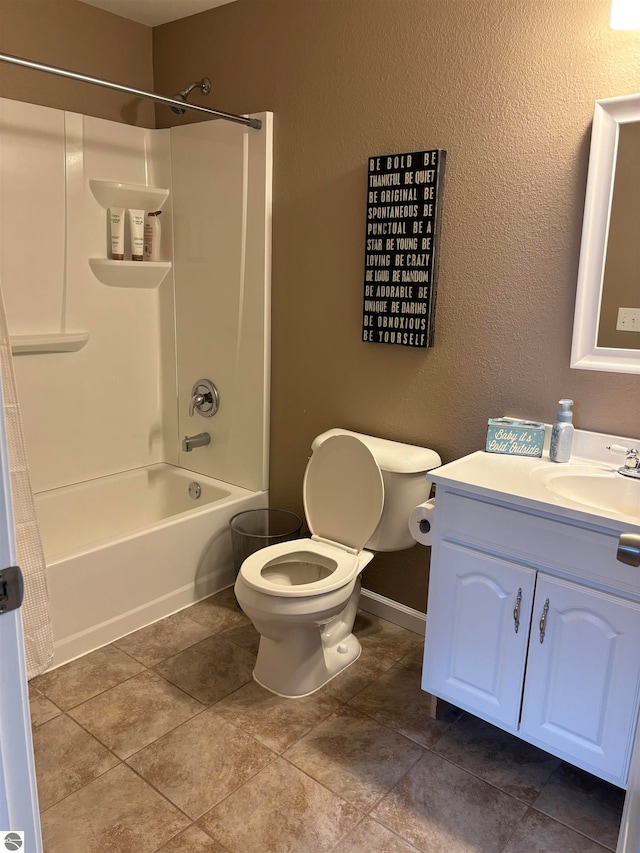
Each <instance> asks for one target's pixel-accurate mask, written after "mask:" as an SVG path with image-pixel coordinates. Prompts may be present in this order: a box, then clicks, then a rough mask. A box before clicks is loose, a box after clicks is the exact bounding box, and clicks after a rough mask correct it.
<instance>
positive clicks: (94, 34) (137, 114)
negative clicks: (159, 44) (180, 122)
mask: <svg viewBox="0 0 640 853" xmlns="http://www.w3.org/2000/svg"><path fill="white" fill-rule="evenodd" d="M151 49H152V30H151V29H150V28H149V27H145V26H143V25H142V24H136V23H133V22H132V21H127V20H125V19H124V18H120V17H118V16H117V15H111V14H109V13H108V12H103V11H102V10H101V9H96V8H94V7H93V6H88V5H87V4H86V3H80V2H78V0H0V52H2V53H9V54H13V55H14V56H20V57H22V58H23V59H31V60H33V61H35V62H42V63H44V64H46V65H55V66H57V67H59V68H67V69H69V70H71V71H77V72H80V73H81V74H88V75H89V76H91V77H100V78H102V79H107V80H112V81H114V82H115V83H121V84H123V85H125V86H134V87H135V88H137V89H144V90H146V91H149V90H153V64H152V56H151ZM0 97H4V98H12V99H13V100H16V101H26V102H28V103H31V104H42V105H43V106H47V107H55V108H56V109H60V110H69V111H70V112H77V113H84V114H85V115H91V116H98V117H99V118H105V119H110V120H111V121H121V122H126V123H127V124H135V125H140V126H141V127H154V123H155V116H154V108H153V104H152V102H151V101H148V100H142V99H140V98H132V97H131V96H130V95H125V94H122V93H119V92H112V91H109V90H107V89H103V88H98V87H96V86H91V85H89V84H87V83H79V82H77V81H75V80H66V79H64V78H62V77H57V76H54V75H52V74H43V73H42V72H39V71H32V70H30V69H24V68H18V67H16V66H14V65H9V64H7V63H4V62H3V63H0Z"/></svg>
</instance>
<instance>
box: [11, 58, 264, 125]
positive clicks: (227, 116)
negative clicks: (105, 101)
mask: <svg viewBox="0 0 640 853" xmlns="http://www.w3.org/2000/svg"><path fill="white" fill-rule="evenodd" d="M0 62H10V63H11V64H12V65H21V66H22V67H24V68H32V69H33V70H34V71H44V72H46V73H47V74H57V75H58V76H59V77H69V78H70V79H71V80H79V81H80V82H81V83H92V84H93V85H94V86H104V88H105V89H115V90H116V91H118V92H126V93H127V94H129V95H135V96H136V97H138V98H148V99H149V100H151V101H156V102H157V103H159V104H167V106H169V107H179V108H180V109H181V110H195V111H196V112H199V113H206V114H207V115H211V116H214V118H221V119H224V121H233V122H235V123H236V124H244V125H246V126H247V127H252V128H254V129H255V130H260V128H261V127H262V122H261V121H260V119H258V118H246V117H245V116H237V115H234V114H233V113H223V112H221V111H220V110H212V109H210V108H209V107H201V106H198V104H190V103H188V102H187V101H179V100H177V99H176V98H167V97H166V96H165V95H156V94H155V93H154V92H145V91H144V90H143V89H134V88H133V86H123V85H121V84H120V83H112V82H111V80H102V79H101V78H100V77H89V76H88V75H87V74H78V72H77V71H68V70H67V69H66V68H56V67H55V65H43V64H42V63H41V62H32V60H30V59H22V58H21V57H20V56H12V55H11V54H10V53H0Z"/></svg>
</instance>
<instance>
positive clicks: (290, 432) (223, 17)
mask: <svg viewBox="0 0 640 853" xmlns="http://www.w3.org/2000/svg"><path fill="white" fill-rule="evenodd" d="M608 13H609V0H237V2H235V3H231V4H229V5H226V6H223V7H221V8H219V9H215V10H212V11H211V12H207V13H203V14H201V15H197V16H194V17H192V18H186V19H183V20H181V21H177V22H174V23H172V24H167V25H165V26H163V27H159V28H156V29H155V30H154V31H153V48H154V75H153V76H154V77H155V89H156V91H159V92H166V93H170V92H173V91H176V90H178V89H180V88H182V87H183V86H184V85H185V84H186V83H188V82H190V81H192V80H198V79H201V78H202V77H203V76H204V75H207V76H210V77H211V79H212V81H213V93H212V94H211V95H210V96H209V97H208V98H203V97H202V96H198V97H197V99H198V100H200V102H201V103H206V104H207V105H210V106H213V107H216V108H218V109H222V110H227V111H230V112H251V111H258V110H263V109H270V110H273V111H274V113H275V122H276V123H275V173H274V185H275V198H274V231H273V307H272V311H273V369H272V383H273V396H272V443H271V447H272V451H271V486H272V501H273V503H274V504H276V505H280V506H285V507H290V508H293V509H296V508H297V509H299V510H301V488H302V475H303V471H304V466H305V464H306V460H307V456H308V453H309V446H310V442H311V439H312V438H313V436H314V435H316V434H317V433H318V432H320V431H322V430H324V429H326V428H327V427H330V426H337V425H342V426H346V427H350V428H353V429H358V430H362V431H366V432H371V433H374V434H377V435H381V436H386V437H389V438H395V439H399V440H403V441H410V442H414V443H420V444H425V445H429V446H432V447H434V448H435V449H437V450H438V451H439V452H440V453H441V455H442V456H443V458H444V459H445V460H451V459H453V458H455V457H457V456H460V455H462V454H464V453H467V452H469V451H472V450H474V449H476V448H478V447H480V446H482V444H483V441H484V435H485V429H486V419H487V418H488V417H490V416H493V415H496V414H503V413H506V414H520V415H524V416H526V417H528V418H536V419H543V420H550V419H552V418H553V415H554V412H555V410H556V408H557V406H556V401H557V400H558V399H559V398H560V397H561V396H570V397H572V398H573V399H574V400H576V406H575V411H576V418H575V419H576V424H577V426H579V427H582V428H585V429H594V430H602V431H611V432H617V433H619V434H622V435H625V434H634V433H635V434H637V433H638V432H639V427H638V424H639V423H640V381H639V379H638V378H637V377H629V376H615V375H611V374H606V373H595V372H591V371H574V370H570V369H569V353H570V346H571V325H572V320H573V302H574V296H575V286H576V274H577V264H578V251H579V244H580V229H581V220H582V208H583V202H584V189H585V182H586V173H587V157H588V144H589V133H590V122H591V116H592V112H593V102H594V101H595V100H596V99H597V98H605V97H611V96H613V95H623V94H630V93H631V92H634V91H636V90H637V88H638V77H637V69H638V67H639V66H640V35H639V34H638V33H621V32H614V31H612V30H610V29H609V27H608ZM150 33H151V31H150V30H148V29H147V28H145V27H141V26H140V25H137V24H132V23H131V22H128V21H124V20H123V19H120V18H116V17H115V16H112V15H108V13H105V12H101V11H100V10H97V9H93V8H92V7H89V6H86V5H85V4H82V3H78V2H77V0H0V49H1V50H3V51H4V52H7V53H17V54H22V55H25V56H28V57H30V58H35V59H38V60H40V61H44V62H49V63H52V64H59V65H65V66H67V67H71V68H74V69H76V70H81V71H84V72H86V73H91V74H95V75H97V76H105V77H111V78H112V79H115V80H118V81H121V82H125V83H129V84H133V85H137V86H140V87H141V88H150V87H151V80H152V79H153V78H152V74H151V68H150V61H149V53H148V50H149V39H150ZM145 52H146V53H145ZM78 87H79V88H78ZM80 90H82V93H80ZM0 95H2V96H4V97H9V98H16V99H18V100H26V101H32V102H36V103H43V104H47V105H50V106H55V107H58V108H63V109H69V110H76V111H79V112H85V113H87V114H90V115H99V116H101V117H104V118H110V119H115V120H119V121H130V122H131V123H140V124H149V125H152V124H153V120H152V119H151V120H149V121H147V120H146V119H145V120H142V117H143V116H144V115H146V114H145V110H146V109H148V108H149V104H148V103H146V102H144V103H143V102H135V101H131V100H129V99H126V98H125V99H123V98H122V96H119V95H116V94H113V93H109V92H106V91H104V92H103V91H102V90H99V89H94V88H93V87H87V86H81V85H80V84H77V83H71V82H65V81H60V80H57V79H56V78H53V77H49V76H47V75H42V74H36V73H35V72H28V71H22V70H19V69H12V68H9V67H8V66H5V65H0ZM157 118H158V125H159V126H166V125H167V124H170V123H180V122H182V121H184V120H186V121H194V120H196V119H195V118H194V117H193V115H190V114H187V115H186V116H185V117H184V118H183V119H181V118H178V117H177V116H175V115H174V114H173V113H170V112H168V111H167V110H166V108H159V109H158V111H157ZM430 147H442V148H445V149H447V152H448V159H447V178H446V186H445V192H444V219H443V239H442V252H441V258H440V278H439V288H438V305H437V316H436V337H435V348H434V349H432V350H426V351H422V350H418V351H416V350H409V349H404V348H394V347H390V346H383V345H374V344H364V343H361V342H360V331H361V311H362V286H363V269H364V222H365V220H364V214H365V203H366V198H365V195H366V162H367V158H368V157H369V156H371V155H373V154H384V153H391V152H396V151H398V152H402V151H413V150H419V149H422V148H430ZM214 378H215V377H214ZM425 566H426V554H425V551H424V550H423V549H420V548H414V549H413V550H411V551H408V552H404V553H401V554H392V555H379V556H377V557H376V559H375V560H374V561H373V563H372V564H371V565H370V567H369V568H368V569H367V570H366V573H365V577H364V581H365V584H366V585H367V586H368V587H370V588H373V589H376V590H377V591H379V592H381V593H382V594H384V595H388V596H389V597H391V598H395V599H397V600H399V601H402V602H405V603H407V604H409V605H411V606H413V607H417V608H421V607H423V606H424V601H425V597H426V586H427V572H426V569H425Z"/></svg>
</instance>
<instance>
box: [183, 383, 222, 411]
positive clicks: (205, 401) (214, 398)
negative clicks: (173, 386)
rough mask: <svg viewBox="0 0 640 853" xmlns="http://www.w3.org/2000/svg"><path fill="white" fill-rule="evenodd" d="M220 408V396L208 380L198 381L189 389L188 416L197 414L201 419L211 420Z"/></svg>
mask: <svg viewBox="0 0 640 853" xmlns="http://www.w3.org/2000/svg"><path fill="white" fill-rule="evenodd" d="M219 408H220V394H219V393H218V389H217V388H216V386H215V385H214V384H213V382H211V381H210V380H209V379H198V381H197V382H196V383H195V385H194V386H193V388H192V389H191V402H190V403H189V416H190V417H193V416H194V415H195V413H196V412H197V413H198V414H199V415H202V417H203V418H211V417H213V415H215V413H216V412H217V411H218V409H219Z"/></svg>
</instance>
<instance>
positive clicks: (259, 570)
mask: <svg viewBox="0 0 640 853" xmlns="http://www.w3.org/2000/svg"><path fill="white" fill-rule="evenodd" d="M323 557H324V558H325V560H326V562H327V563H329V562H333V563H334V564H335V568H333V570H332V571H331V573H330V574H328V575H327V576H326V577H324V578H320V579H318V580H315V581H311V582H309V583H297V584H292V585H287V584H285V583H278V582H275V581H273V580H270V579H269V577H265V575H264V574H263V571H264V570H265V569H266V570H269V569H277V567H279V566H282V567H286V565H287V563H313V562H314V560H318V561H319V560H321V559H322V558H323ZM316 564H317V565H320V563H319V562H317V563H316ZM359 565H360V558H359V555H358V554H355V553H353V552H352V551H346V550H345V549H344V548H340V547H338V546H337V545H332V544H331V543H329V542H318V541H317V540H315V539H294V540H292V541H291V542H280V543H279V544H278V545H269V547H267V548H263V549H262V550H261V551H256V552H255V553H254V554H251V555H250V556H248V557H247V559H246V560H245V561H244V563H243V564H242V567H241V569H240V574H241V575H242V579H243V580H244V582H245V583H246V584H247V586H249V587H251V588H252V589H255V590H258V591H259V592H264V593H266V594H267V595H277V596H280V597H282V598H301V597H303V596H308V595H313V594H314V593H316V592H331V591H332V590H334V589H339V588H340V587H341V586H344V585H345V584H346V583H349V581H350V580H351V578H353V576H354V575H355V574H356V573H357V570H358V567H359Z"/></svg>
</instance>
